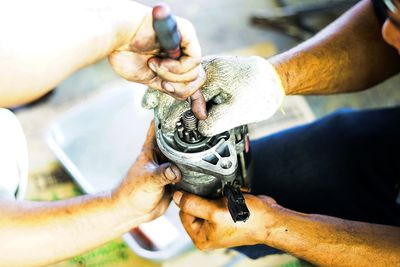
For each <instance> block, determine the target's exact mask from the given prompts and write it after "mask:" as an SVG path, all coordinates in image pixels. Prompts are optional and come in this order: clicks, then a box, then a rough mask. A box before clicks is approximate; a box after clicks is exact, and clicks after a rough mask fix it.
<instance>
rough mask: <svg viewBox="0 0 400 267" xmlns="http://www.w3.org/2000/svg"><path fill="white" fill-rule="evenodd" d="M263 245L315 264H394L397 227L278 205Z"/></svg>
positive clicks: (399, 252)
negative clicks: (276, 216) (275, 223)
mask: <svg viewBox="0 0 400 267" xmlns="http://www.w3.org/2000/svg"><path fill="white" fill-rule="evenodd" d="M279 214H280V215H279V216H280V218H281V219H280V223H279V224H277V225H276V226H275V227H274V228H273V229H272V230H271V232H270V233H269V235H268V238H267V240H268V241H267V242H266V244H267V245H270V246H273V247H276V248H278V249H282V250H284V251H287V252H289V253H291V254H293V255H295V256H298V257H300V258H302V259H305V260H307V261H309V262H311V263H314V264H316V265H319V266H397V265H399V264H400V228H398V227H393V226H385V225H377V224H368V223H363V222H356V221H348V220H342V219H338V218H333V217H329V216H323V215H306V214H302V213H297V212H293V211H290V210H286V209H284V208H281V209H280V211H279Z"/></svg>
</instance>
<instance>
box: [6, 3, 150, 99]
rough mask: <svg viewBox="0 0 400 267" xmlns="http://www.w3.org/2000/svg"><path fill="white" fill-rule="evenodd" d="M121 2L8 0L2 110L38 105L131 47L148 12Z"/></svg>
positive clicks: (144, 8)
mask: <svg viewBox="0 0 400 267" xmlns="http://www.w3.org/2000/svg"><path fill="white" fill-rule="evenodd" d="M116 2H117V4H115V5H111V4H110V1H108V0H100V1H96V0H85V1H78V0H72V1H65V0H61V1H51V0H38V1H35V2H32V1H29V0H16V1H3V2H2V4H0V32H1V33H2V36H1V45H0V73H1V79H0V95H1V98H0V106H12V105H19V104H23V103H27V102H29V101H32V100H34V99H36V98H38V97H40V96H42V95H44V94H45V93H47V92H48V91H49V90H51V89H52V88H54V87H55V86H56V85H57V84H58V83H59V82H60V81H62V80H63V79H65V78H66V77H68V76H69V75H71V74H72V73H73V72H75V71H76V70H78V69H79V68H82V67H84V66H87V65H89V64H91V63H94V62H96V61H97V60H99V59H101V58H103V57H105V56H106V55H108V54H109V53H110V52H111V51H113V50H114V49H115V48H116V47H119V46H121V45H122V44H124V43H126V42H127V41H128V40H129V39H130V38H131V37H132V36H133V34H134V33H135V32H134V30H135V29H137V28H138V27H139V24H140V22H141V21H142V20H143V17H144V15H145V14H146V11H147V8H146V7H145V6H143V5H140V4H137V3H134V2H131V3H128V2H127V1H120V0H117V1H116ZM118 13H119V14H120V17H119V19H116V14H118ZM128 25H131V27H128Z"/></svg>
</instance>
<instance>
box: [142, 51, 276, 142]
mask: <svg viewBox="0 0 400 267" xmlns="http://www.w3.org/2000/svg"><path fill="white" fill-rule="evenodd" d="M202 65H203V68H204V69H205V71H206V75H207V81H206V83H205V84H204V85H203V87H202V91H203V94H204V97H205V99H206V101H209V100H210V99H213V101H214V102H217V104H215V105H213V106H211V107H210V108H209V109H208V118H207V119H206V120H204V121H200V122H199V131H200V132H201V133H202V134H203V135H206V136H213V135H216V134H218V133H221V132H224V131H226V130H230V129H232V128H234V127H237V126H240V125H244V124H249V123H252V122H258V121H262V120H266V119H268V118H270V117H271V116H272V115H273V114H274V113H275V112H276V110H277V109H278V108H279V107H280V106H281V103H282V100H283V97H284V90H283V87H282V83H281V80H280V78H279V76H278V74H277V72H276V71H275V69H274V67H273V66H272V65H271V64H270V63H269V62H268V61H267V60H265V59H263V58H261V57H255V56H253V57H234V56H219V57H218V56H212V57H205V58H203V62H202ZM143 106H144V107H146V108H155V110H156V113H157V115H158V117H159V119H160V122H161V124H162V128H163V131H166V132H172V131H174V129H175V124H176V122H177V121H178V120H179V119H180V117H181V116H182V114H183V112H185V111H186V110H188V109H189V108H190V107H189V104H188V103H187V102H186V101H179V100H175V99H173V98H172V97H170V96H168V95H165V94H160V93H158V92H156V91H154V90H148V92H147V93H146V95H145V97H144V99H143Z"/></svg>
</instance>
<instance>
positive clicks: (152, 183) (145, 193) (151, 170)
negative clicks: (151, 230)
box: [114, 122, 181, 225]
mask: <svg viewBox="0 0 400 267" xmlns="http://www.w3.org/2000/svg"><path fill="white" fill-rule="evenodd" d="M157 152H158V148H157V145H156V140H155V129H154V122H152V123H151V126H150V129H149V132H148V134H147V138H146V141H145V143H144V145H143V149H142V152H141V154H140V155H139V157H138V158H137V160H136V162H135V163H134V164H133V166H132V167H131V169H130V170H129V172H128V175H127V177H126V178H125V180H124V181H123V182H122V183H121V185H120V186H119V187H118V188H117V189H116V190H115V191H114V196H115V197H116V199H117V205H121V206H122V207H123V209H122V210H121V211H122V212H123V213H126V215H128V216H129V218H127V220H128V221H130V220H134V221H135V222H136V223H135V224H136V225H138V224H139V223H143V222H147V221H150V220H153V219H155V218H157V217H158V216H160V215H162V214H163V213H164V211H165V210H166V209H167V208H168V206H169V203H170V201H171V194H170V193H169V192H167V191H166V189H165V186H166V185H167V184H171V183H176V182H178V181H179V180H180V179H181V173H180V171H179V169H178V168H177V167H176V166H174V165H172V164H171V163H164V164H161V165H160V164H159V163H158V161H157V158H156V153H157Z"/></svg>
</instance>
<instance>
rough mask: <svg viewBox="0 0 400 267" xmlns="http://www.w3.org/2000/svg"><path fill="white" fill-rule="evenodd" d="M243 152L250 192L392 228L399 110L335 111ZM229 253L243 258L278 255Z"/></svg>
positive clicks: (256, 249)
mask: <svg viewBox="0 0 400 267" xmlns="http://www.w3.org/2000/svg"><path fill="white" fill-rule="evenodd" d="M251 147H252V156H253V163H252V164H253V168H254V175H253V180H252V182H251V185H252V193H253V194H256V195H257V194H264V195H268V196H271V197H273V198H274V199H275V200H276V201H277V203H278V204H280V205H282V206H283V207H286V208H288V209H292V210H295V211H299V212H304V213H314V214H324V215H330V216H334V217H339V218H342V219H348V220H355V221H363V222H370V223H378V224H386V225H394V226H400V205H399V204H397V203H396V198H397V197H398V194H399V182H400V108H386V109H376V110H363V111H352V110H348V109H346V110H339V111H337V112H335V113H332V114H330V115H328V116H326V117H324V118H322V119H319V120H317V121H315V122H313V123H310V124H307V125H304V126H300V127H296V128H292V129H289V130H285V131H282V132H279V133H276V134H273V135H270V136H267V137H264V138H262V139H259V140H256V141H254V142H252V146H251ZM237 250H239V251H241V252H243V253H245V254H246V255H248V256H249V257H251V258H258V257H261V256H265V255H268V254H272V253H278V252H279V251H277V250H275V249H273V248H269V247H267V246H264V245H257V246H244V247H238V248H237Z"/></svg>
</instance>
